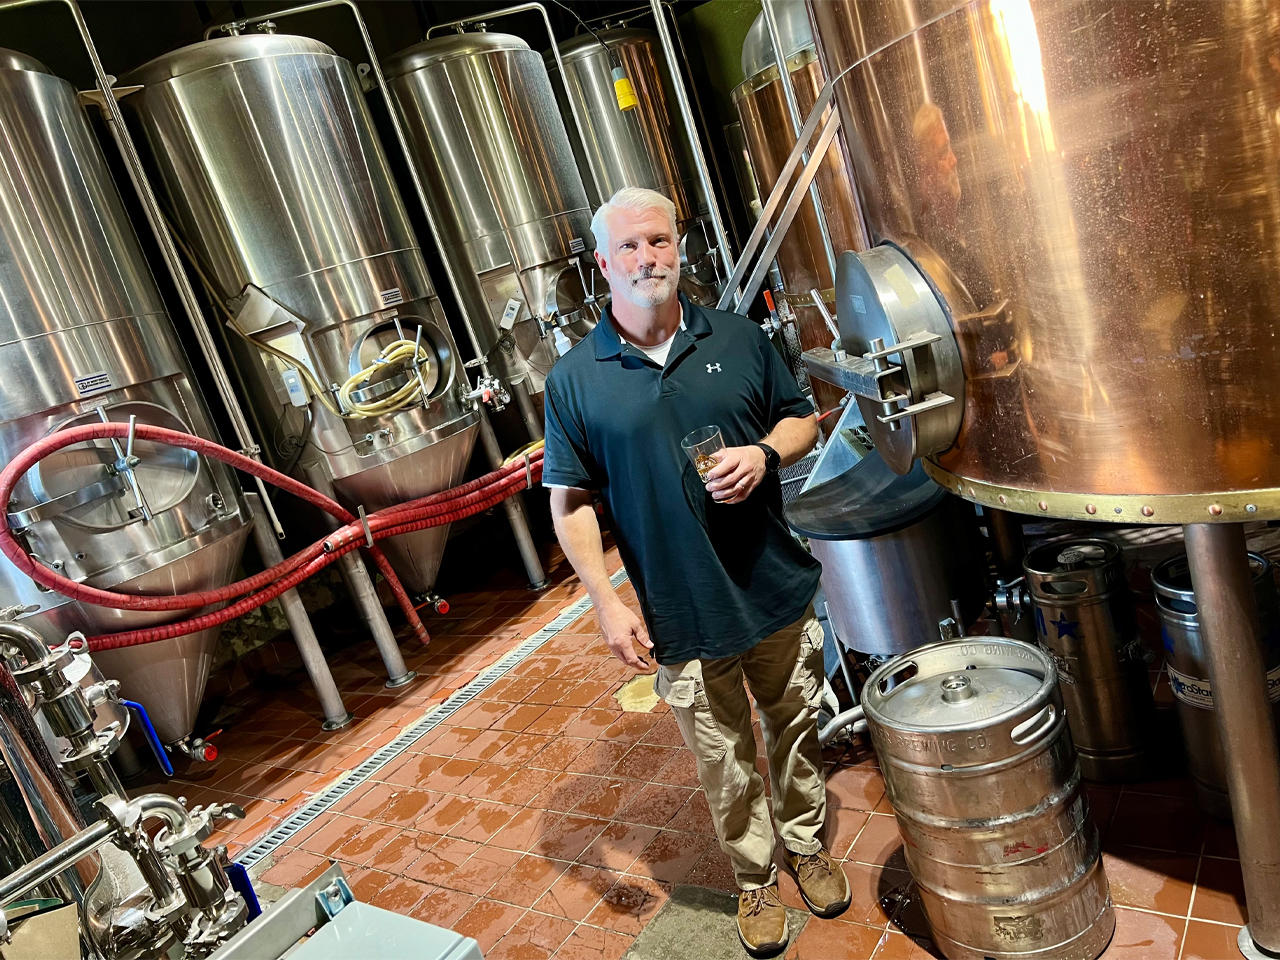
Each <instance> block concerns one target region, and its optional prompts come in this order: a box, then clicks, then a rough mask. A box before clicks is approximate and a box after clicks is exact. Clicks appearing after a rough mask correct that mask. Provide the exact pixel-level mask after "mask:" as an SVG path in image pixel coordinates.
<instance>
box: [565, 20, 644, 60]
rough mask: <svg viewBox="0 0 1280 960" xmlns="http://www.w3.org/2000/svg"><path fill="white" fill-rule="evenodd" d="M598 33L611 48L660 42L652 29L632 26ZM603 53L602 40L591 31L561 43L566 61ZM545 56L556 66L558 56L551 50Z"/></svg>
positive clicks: (598, 31)
mask: <svg viewBox="0 0 1280 960" xmlns="http://www.w3.org/2000/svg"><path fill="white" fill-rule="evenodd" d="M596 35H597V36H599V38H600V40H603V41H604V42H605V45H606V46H608V47H610V48H612V47H620V46H622V45H623V44H626V43H648V44H653V45H654V46H657V42H658V35H657V34H656V33H654V32H653V31H652V30H634V29H632V28H630V27H615V28H613V29H612V30H597V31H596ZM603 54H604V50H603V49H602V48H601V46H600V42H599V41H598V40H596V38H595V37H593V36H592V35H591V34H589V33H580V34H578V35H577V36H576V37H574V38H572V39H571V40H566V41H565V42H564V43H562V44H560V59H561V60H563V61H565V63H571V62H573V61H574V60H582V59H585V58H586V57H592V56H601V55H603ZM544 58H545V59H546V60H547V61H548V65H549V66H552V67H554V66H555V62H556V58H555V57H553V56H551V51H549V50H548V51H547V53H546V54H544Z"/></svg>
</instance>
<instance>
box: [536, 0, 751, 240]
mask: <svg viewBox="0 0 1280 960" xmlns="http://www.w3.org/2000/svg"><path fill="white" fill-rule="evenodd" d="M649 6H650V8H651V9H652V10H653V20H654V25H655V27H656V29H657V32H658V39H659V40H661V41H662V53H663V56H664V57H665V58H666V61H667V69H668V70H669V71H671V89H672V91H673V92H674V93H675V96H676V103H677V105H679V107H680V119H681V120H682V121H683V122H684V126H685V129H686V130H687V131H688V134H689V145H690V146H691V147H693V164H694V166H695V167H697V169H698V180H699V181H700V182H701V184H702V192H703V193H705V194H706V195H707V197H708V198H711V197H714V196H715V192H714V187H712V185H711V171H710V170H708V169H707V157H706V154H704V153H703V150H702V138H701V137H699V136H698V126H697V124H696V123H695V122H694V119H693V109H692V108H691V107H690V106H689V95H688V93H687V91H686V90H685V88H684V78H683V77H682V76H680V70H679V68H678V67H677V66H676V49H675V44H673V43H672V42H671V29H670V28H669V27H668V26H667V21H666V19H665V18H664V17H663V14H662V0H649ZM553 49H554V47H553ZM564 75H565V73H564V68H563V67H561V69H560V76H562V77H563V76H564ZM584 142H585V141H584ZM708 208H709V210H710V213H711V226H712V227H713V228H714V229H715V233H716V244H717V245H718V246H719V247H720V250H721V251H722V254H723V257H724V263H725V265H726V266H727V265H728V264H729V263H731V262H732V260H733V248H732V247H730V246H729V235H728V234H727V233H726V232H725V229H724V220H723V218H722V217H721V215H720V208H719V206H718V205H717V204H715V203H709V204H708Z"/></svg>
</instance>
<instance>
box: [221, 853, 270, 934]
mask: <svg viewBox="0 0 1280 960" xmlns="http://www.w3.org/2000/svg"><path fill="white" fill-rule="evenodd" d="M227 879H228V880H230V881H231V887H232V889H234V890H235V892H236V893H238V894H240V896H242V897H244V902H245V905H246V906H247V907H248V908H249V919H250V920H253V919H256V918H257V917H259V916H261V915H262V905H261V904H259V903H258V895H257V894H256V893H254V891H253V882H252V881H251V880H250V879H249V871H248V870H246V869H245V868H244V867H243V866H241V865H240V864H238V863H231V864H228V865H227Z"/></svg>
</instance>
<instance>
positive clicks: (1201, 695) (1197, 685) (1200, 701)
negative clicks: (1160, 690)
mask: <svg viewBox="0 0 1280 960" xmlns="http://www.w3.org/2000/svg"><path fill="white" fill-rule="evenodd" d="M1169 683H1170V685H1171V686H1172V687H1173V695H1174V696H1175V697H1177V698H1178V699H1179V700H1181V701H1182V702H1183V703H1189V704H1191V706H1193V707H1199V708H1200V709H1201V710H1212V709H1213V686H1212V684H1210V683H1209V681H1208V680H1199V679H1197V678H1196V677H1189V676H1187V675H1186V674H1185V673H1179V672H1178V671H1177V670H1175V669H1173V667H1169Z"/></svg>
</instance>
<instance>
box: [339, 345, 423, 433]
mask: <svg viewBox="0 0 1280 960" xmlns="http://www.w3.org/2000/svg"><path fill="white" fill-rule="evenodd" d="M413 358H414V343H413V342H412V341H410V340H396V341H395V342H394V343H390V344H388V345H387V346H385V347H383V349H382V352H381V353H380V354H378V356H377V358H375V359H374V361H373V363H371V364H369V366H367V367H365V368H364V369H363V370H361V371H360V372H359V373H357V374H356V375H355V376H353V377H351V378H349V379H348V380H347V382H346V383H344V384H343V385H342V386H341V387H340V388H339V389H338V401H339V402H340V403H341V404H342V406H343V407H344V408H346V409H347V410H348V411H349V412H350V413H353V414H355V415H356V416H358V417H381V416H385V415H386V414H388V413H395V412H396V411H397V410H401V409H403V408H404V407H407V406H409V405H411V404H414V403H417V402H418V400H419V399H420V398H421V396H422V383H423V378H421V377H419V376H417V375H416V374H414V373H411V374H410V376H409V382H408V383H406V384H405V385H404V386H402V387H401V388H400V389H399V390H397V391H396V392H395V393H393V394H391V395H390V396H387V397H381V398H379V399H377V400H372V401H370V402H369V403H363V402H361V401H358V400H352V399H351V394H352V393H353V392H354V391H355V389H356V388H357V387H359V386H360V384H361V383H363V382H364V381H366V380H368V379H369V378H370V377H372V376H373V375H374V374H375V373H377V372H378V370H379V368H381V367H384V366H387V365H389V364H404V365H405V368H406V369H409V368H410V367H411V365H412V363H413ZM426 359H427V351H426V350H424V349H423V348H421V347H418V348H417V360H418V362H419V363H422V362H423V361H425V360H426Z"/></svg>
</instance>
